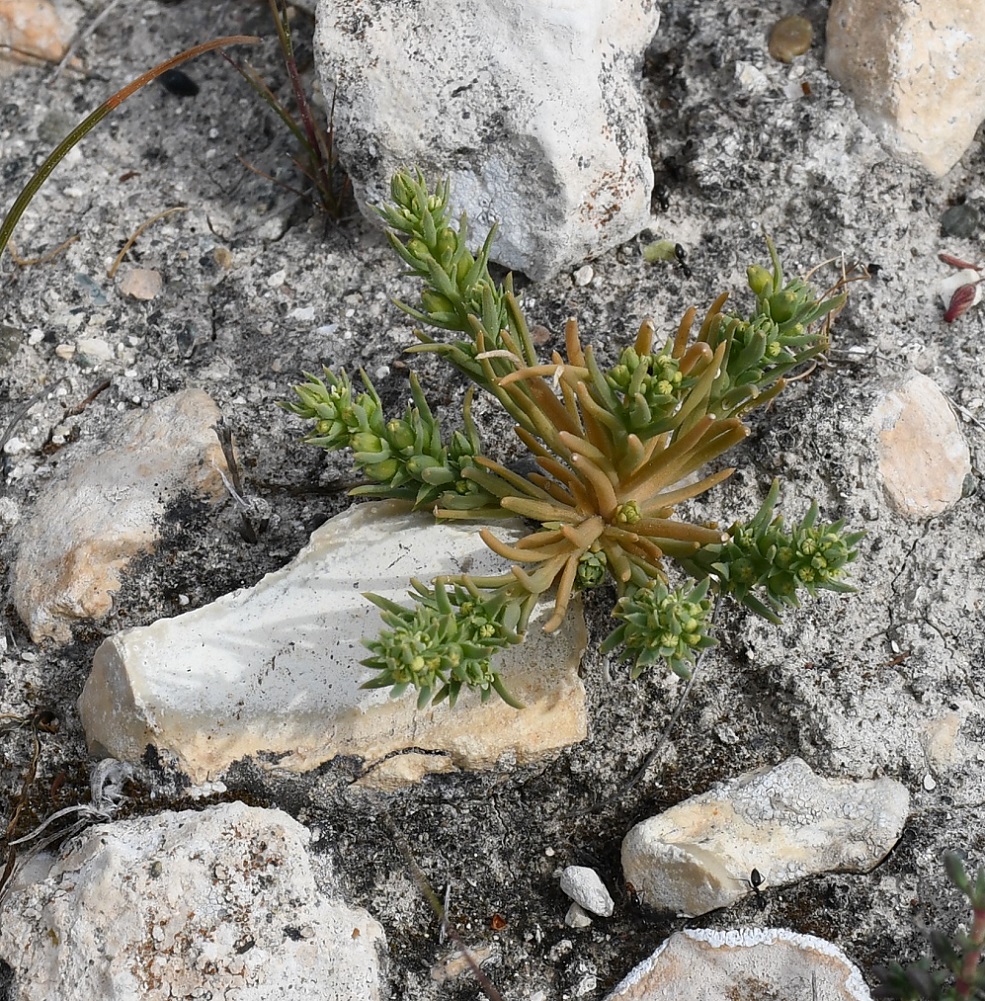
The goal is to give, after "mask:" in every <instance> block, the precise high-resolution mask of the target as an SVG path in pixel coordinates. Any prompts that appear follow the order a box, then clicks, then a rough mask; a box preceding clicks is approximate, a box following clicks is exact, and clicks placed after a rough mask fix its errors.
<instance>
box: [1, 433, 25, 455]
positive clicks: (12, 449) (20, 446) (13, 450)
mask: <svg viewBox="0 0 985 1001" xmlns="http://www.w3.org/2000/svg"><path fill="white" fill-rule="evenodd" d="M3 450H4V452H5V453H6V454H7V455H21V454H22V453H23V452H30V451H31V445H30V443H29V442H26V441H24V439H23V438H16V437H15V438H8V439H7V443H6V445H4V446H3Z"/></svg>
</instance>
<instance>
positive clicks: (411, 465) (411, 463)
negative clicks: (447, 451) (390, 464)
mask: <svg viewBox="0 0 985 1001" xmlns="http://www.w3.org/2000/svg"><path fill="white" fill-rule="evenodd" d="M440 465H441V463H440V462H439V461H438V460H437V459H435V458H433V457H432V456H430V455H414V456H411V458H410V459H408V460H407V472H408V473H410V475H411V476H413V477H415V478H419V477H420V475H421V473H423V472H424V470H425V469H432V468H433V467H435V466H440Z"/></svg>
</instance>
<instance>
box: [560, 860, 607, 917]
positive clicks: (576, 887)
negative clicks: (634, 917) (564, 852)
mask: <svg viewBox="0 0 985 1001" xmlns="http://www.w3.org/2000/svg"><path fill="white" fill-rule="evenodd" d="M561 890H562V892H564V893H566V894H567V895H568V896H569V897H570V898H571V899H572V900H573V901H574V902H575V903H576V904H579V905H581V906H582V907H584V908H585V910H586V911H591V912H592V913H593V914H598V915H600V916H601V917H603V918H607V917H609V916H610V915H611V914H612V911H613V910H614V908H615V904H614V903H613V902H612V897H611V896H610V895H609V891H608V890H607V889H606V887H605V883H603V882H602V879H601V877H600V876H599V874H598V873H597V872H596V871H595V870H594V869H590V868H589V867H588V866H584V865H569V866H568V867H567V868H565V869H564V871H563V872H562V873H561Z"/></svg>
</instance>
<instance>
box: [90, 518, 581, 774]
mask: <svg viewBox="0 0 985 1001" xmlns="http://www.w3.org/2000/svg"><path fill="white" fill-rule="evenodd" d="M504 537H505V536H504ZM497 560H498V557H496V556H494V555H493V554H492V553H491V552H490V551H489V550H488V549H487V548H486V547H485V545H484V543H483V542H482V541H481V540H480V538H479V536H478V529H477V527H476V526H475V525H469V524H464V523H452V524H446V525H441V524H438V523H436V522H435V520H434V517H433V516H432V515H430V514H427V513H421V512H417V513H414V512H409V511H407V510H406V506H402V505H400V504H399V503H394V502H390V503H376V504H363V505H359V506H356V507H354V508H352V509H351V510H349V511H348V512H346V513H345V514H342V515H339V516H337V517H336V518H334V519H332V520H331V521H329V522H327V523H326V524H325V525H323V526H322V527H321V528H319V529H318V530H317V531H316V532H315V533H314V534H313V536H312V538H311V542H310V543H309V545H308V546H307V547H306V548H305V549H304V550H302V552H301V553H300V554H299V555H298V557H297V558H296V559H295V560H294V561H293V562H292V563H291V564H290V565H289V566H288V567H286V568H285V569H284V570H281V571H278V572H277V573H273V574H269V575H268V576H267V577H265V578H264V580H262V581H261V582H260V583H259V584H258V585H257V586H256V587H254V588H250V589H247V590H241V591H238V592H235V593H233V594H230V595H227V596H225V597H223V598H220V599H219V600H218V601H217V602H215V603H214V604H212V605H209V606H207V607H205V608H200V609H197V610H196V611H194V612H189V613H187V614H186V615H182V616H178V617H177V618H174V619H165V620H162V621H159V622H156V623H154V624H153V625H150V626H146V627H143V628H140V629H133V630H126V631H124V632H122V633H118V634H117V635H116V636H114V637H112V638H111V639H108V640H106V642H105V643H103V644H102V646H101V647H100V648H99V650H98V651H97V653H96V657H95V660H94V662H93V669H92V674H91V676H90V678H89V680H88V681H87V682H86V686H85V689H84V691H83V694H82V699H81V701H80V711H81V714H82V722H83V725H84V726H85V730H86V735H87V738H88V741H89V746H90V749H91V750H92V751H93V752H94V753H96V754H109V755H112V756H113V757H116V758H120V759H121V760H124V761H139V760H140V758H141V757H142V756H143V754H144V751H145V748H146V746H147V745H148V744H152V745H154V746H155V747H157V748H159V749H162V750H167V751H169V752H170V753H172V754H173V755H174V756H175V757H176V758H177V761H178V763H179V765H180V767H181V768H182V769H183V770H184V771H185V772H187V773H188V774H189V775H190V776H191V777H192V778H193V779H195V780H196V781H202V780H205V779H209V778H214V777H215V776H217V775H219V774H220V773H221V772H223V771H224V770H225V769H226V768H228V766H229V765H231V764H232V763H233V762H235V761H238V760H240V759H242V758H246V757H249V756H258V755H259V756H262V757H263V759H264V760H267V761H269V762H271V763H276V765H277V767H278V768H281V769H289V770H291V771H305V770H308V769H311V768H314V767H316V766H318V765H320V764H322V763H323V762H325V761H328V760H330V759H331V758H334V757H335V756H336V755H339V754H347V755H358V756H359V757H361V758H363V759H364V760H366V761H368V762H375V761H377V760H378V759H382V758H384V757H386V756H387V755H388V754H390V753H392V752H395V751H403V750H405V749H410V748H414V749H417V750H420V749H425V750H430V751H440V752H444V754H447V755H448V756H449V757H450V758H451V760H452V761H453V762H454V763H455V764H456V765H458V766H459V767H468V768H480V767H489V766H491V765H492V764H494V763H495V762H496V760H497V759H498V758H499V757H500V756H501V755H503V754H507V753H509V754H511V755H513V756H514V757H515V758H516V759H517V760H519V761H529V760H532V759H535V758H537V757H539V756H541V755H544V754H546V753H547V752H549V751H552V750H556V749H558V748H560V747H564V746H566V745H567V744H571V743H573V742H575V741H578V740H581V739H583V738H584V736H585V727H586V722H585V703H584V697H585V693H584V688H583V686H582V683H581V681H580V680H579V678H578V664H579V661H580V659H581V654H582V651H583V649H584V644H585V629H584V623H583V620H582V619H581V615H580V612H579V611H578V610H577V609H573V610H572V611H573V613H574V614H573V615H572V616H571V619H570V625H566V626H565V627H563V628H562V629H561V630H559V631H558V632H557V633H554V634H552V635H550V636H547V635H545V634H544V633H543V632H541V631H540V629H538V623H541V624H542V623H543V621H544V619H545V618H546V617H547V616H548V613H549V609H550V608H551V607H552V606H551V605H550V604H549V603H544V604H543V605H542V606H541V609H540V612H539V613H535V617H533V618H532V620H531V627H530V636H529V639H528V640H527V642H525V643H523V644H522V645H520V646H518V647H514V648H512V649H509V650H506V651H504V652H503V653H502V654H500V657H501V660H500V670H501V673H502V675H503V678H504V680H505V682H506V685H507V687H508V688H510V690H511V691H513V692H514V693H515V694H516V696H517V697H518V698H519V699H520V701H522V702H523V703H524V704H525V708H524V709H522V710H517V709H513V708H511V707H510V706H507V705H506V704H505V703H504V702H502V701H501V700H500V699H498V698H497V697H495V696H494V697H493V698H492V699H490V701H489V702H488V703H486V704H484V705H483V704H481V703H480V702H479V700H478V696H476V695H474V694H472V693H467V694H463V696H462V697H461V698H460V699H459V701H458V702H457V703H456V704H455V706H454V707H450V706H448V704H447V703H442V704H440V705H438V706H436V707H434V708H431V709H429V710H427V711H426V712H418V711H417V709H416V698H415V697H414V696H413V694H412V693H407V694H406V695H405V696H404V697H402V698H400V699H391V698H389V697H388V693H387V691H386V690H380V689H376V690H371V691H363V690H362V689H361V688H360V685H361V684H362V683H363V682H364V681H367V680H369V679H371V678H373V677H375V676H376V675H375V672H373V671H371V670H369V669H368V668H364V667H361V666H360V664H359V660H360V659H361V658H362V657H363V656H365V655H366V654H365V649H364V647H363V646H362V644H361V639H362V638H363V637H365V636H370V635H373V634H375V633H376V632H378V631H379V629H380V627H381V623H380V619H379V615H378V613H377V610H376V608H375V606H373V605H371V604H370V603H369V602H368V601H366V599H365V598H364V597H363V596H362V592H364V591H372V592H373V593H376V594H381V595H383V596H384V597H388V598H390V599H391V600H394V601H407V602H408V603H409V599H408V598H407V596H406V592H407V586H408V585H407V581H408V578H410V577H412V576H416V577H420V578H421V579H424V580H430V579H431V578H432V577H434V576H436V575H438V574H439V573H455V572H459V573H460V572H462V571H463V570H465V569H466V568H468V569H469V570H470V571H471V572H473V573H481V572H482V571H483V568H488V569H489V570H490V571H491V570H492V569H493V568H494V567H496V566H497V565H498V564H497ZM431 762H433V767H436V768H439V769H444V768H446V767H447V762H445V761H443V760H442V758H441V756H440V755H434V756H430V755H429V756H425V757H420V756H418V757H416V762H415V763H416V765H417V766H420V767H423V766H426V765H427V764H428V763H431ZM394 777H395V776H394V773H393V772H390V773H389V774H388V775H387V777H386V780H385V781H386V783H387V784H389V783H390V782H392V780H393V779H394ZM370 781H371V776H370Z"/></svg>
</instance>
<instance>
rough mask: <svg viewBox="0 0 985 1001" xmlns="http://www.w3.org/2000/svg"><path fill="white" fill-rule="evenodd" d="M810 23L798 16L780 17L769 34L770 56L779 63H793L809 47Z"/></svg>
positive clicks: (811, 32)
mask: <svg viewBox="0 0 985 1001" xmlns="http://www.w3.org/2000/svg"><path fill="white" fill-rule="evenodd" d="M812 34H813V30H812V28H811V22H810V21H808V20H807V18H806V17H800V15H799V14H791V15H790V16H789V17H781V18H780V20H779V21H777V22H776V24H774V25H773V30H772V31H771V32H770V41H769V52H770V55H771V56H772V57H773V58H774V59H776V60H778V61H779V62H781V63H789V62H793V60H794V57H796V56H802V55H803V54H804V53H805V52H806V51H807V50H808V49H809V48H810V47H811V36H812Z"/></svg>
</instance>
